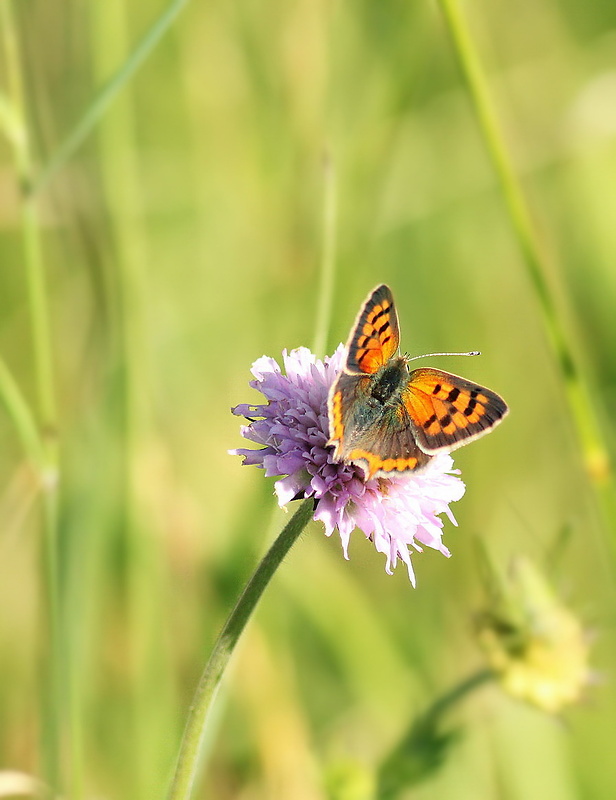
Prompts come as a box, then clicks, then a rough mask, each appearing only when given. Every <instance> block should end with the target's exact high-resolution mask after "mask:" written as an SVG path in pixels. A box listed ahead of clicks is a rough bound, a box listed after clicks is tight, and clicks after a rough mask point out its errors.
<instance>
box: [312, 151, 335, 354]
mask: <svg viewBox="0 0 616 800" xmlns="http://www.w3.org/2000/svg"><path fill="white" fill-rule="evenodd" d="M323 184H324V198H323V245H322V247H323V251H322V255H321V265H320V271H319V288H318V293H317V313H316V322H315V333H314V340H313V347H312V351H313V353H316V355H318V356H319V357H320V358H322V357H323V355H324V354H325V348H326V347H327V339H328V336H329V329H330V325H331V317H332V305H333V298H334V274H335V262H336V216H337V192H336V169H335V165H334V162H333V160H332V157H331V155H330V154H329V153H326V154H325V156H324V158H323Z"/></svg>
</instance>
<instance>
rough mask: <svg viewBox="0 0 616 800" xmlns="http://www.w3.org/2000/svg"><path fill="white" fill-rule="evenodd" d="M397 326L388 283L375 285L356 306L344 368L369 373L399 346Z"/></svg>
mask: <svg viewBox="0 0 616 800" xmlns="http://www.w3.org/2000/svg"><path fill="white" fill-rule="evenodd" d="M399 343H400V329H399V326H398V315H397V314H396V307H395V305H394V298H393V297H392V294H391V290H390V288H389V286H385V284H381V285H380V286H377V287H376V289H374V290H373V291H372V292H371V293H370V294H369V296H368V297H367V298H366V300H365V301H364V303H363V305H362V307H361V308H360V310H359V314H358V315H357V319H356V320H355V324H354V325H353V328H352V329H351V335H350V337H349V341H348V342H347V357H346V363H345V366H344V371H345V372H348V373H352V374H354V375H362V374H363V375H372V374H373V373H375V372H376V371H377V370H378V369H379V368H380V367H382V366H383V365H384V364H386V363H387V362H388V361H389V359H390V358H391V357H392V356H393V355H394V353H395V352H396V351H397V350H398V345H399Z"/></svg>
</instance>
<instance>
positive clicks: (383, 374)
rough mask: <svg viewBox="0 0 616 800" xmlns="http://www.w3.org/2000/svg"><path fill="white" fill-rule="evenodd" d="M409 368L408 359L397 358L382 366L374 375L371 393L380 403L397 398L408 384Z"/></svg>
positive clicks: (384, 403)
mask: <svg viewBox="0 0 616 800" xmlns="http://www.w3.org/2000/svg"><path fill="white" fill-rule="evenodd" d="M408 380H409V370H408V366H407V364H406V359H404V358H403V357H401V358H395V359H392V360H391V361H389V362H388V363H387V364H385V366H383V367H381V368H380V369H379V370H378V372H375V374H374V375H373V376H372V380H371V386H370V394H371V395H372V397H374V398H375V400H378V401H379V403H382V404H383V405H386V404H387V403H389V402H391V401H392V400H394V401H395V400H397V399H398V398H399V396H400V393H401V391H402V389H403V388H404V387H405V386H406V385H407V384H408Z"/></svg>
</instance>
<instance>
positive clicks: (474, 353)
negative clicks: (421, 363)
mask: <svg viewBox="0 0 616 800" xmlns="http://www.w3.org/2000/svg"><path fill="white" fill-rule="evenodd" d="M480 355H481V352H480V351H479V350H471V351H470V352H469V353H426V354H425V355H421V356H409V355H407V356H406V360H407V361H417V359H418V358H432V356H480Z"/></svg>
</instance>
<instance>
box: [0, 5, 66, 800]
mask: <svg viewBox="0 0 616 800" xmlns="http://www.w3.org/2000/svg"><path fill="white" fill-rule="evenodd" d="M0 14H1V16H0V21H1V27H2V30H3V32H4V49H5V59H6V65H7V102H8V104H9V105H10V108H11V115H10V116H11V120H12V121H13V123H14V127H13V129H12V131H11V135H10V136H9V140H10V142H11V144H12V147H13V155H14V159H15V168H16V173H17V176H18V180H19V184H20V187H21V189H22V193H23V202H22V209H21V211H22V240H23V255H24V263H25V270H26V284H27V289H28V305H29V311H30V325H31V332H32V354H33V364H34V374H35V384H36V396H37V407H38V410H37V414H36V420H37V423H36V427H37V428H38V430H36V431H33V430H32V423H33V420H34V419H35V416H34V415H33V414H30V413H29V411H27V410H26V409H27V406H26V404H25V403H22V402H20V399H19V397H20V395H19V394H18V392H17V391H16V384H15V385H13V387H12V389H13V391H12V396H11V386H10V384H11V380H10V378H9V379H8V382H7V375H6V373H5V374H4V388H5V390H7V389H8V391H9V394H8V395H6V392H5V398H6V397H8V398H9V400H11V399H12V401H13V405H12V409H13V419H14V420H15V421H16V422H17V423H18V430H20V431H21V434H22V437H23V438H24V442H25V443H26V442H27V444H28V446H29V448H30V451H31V453H32V455H35V456H36V458H37V461H38V466H39V469H40V475H41V486H42V490H43V493H42V498H43V539H42V545H41V569H42V585H43V586H44V587H45V601H44V602H42V603H41V607H42V611H43V614H42V624H43V626H44V628H45V632H46V647H47V652H46V663H45V664H44V672H45V675H44V676H43V682H44V684H45V686H44V689H43V691H42V737H41V738H42V743H41V747H42V754H43V762H44V768H43V769H44V773H45V779H46V781H47V782H48V783H49V785H50V786H51V787H52V788H53V790H54V791H57V792H58V793H59V792H60V791H61V785H62V768H61V757H62V752H61V751H62V736H63V730H62V727H63V724H62V706H63V695H64V681H63V677H62V676H63V646H62V640H61V619H60V614H61V608H60V584H59V573H58V563H59V561H58V541H57V537H58V497H57V492H58V482H59V470H60V465H59V454H58V442H57V418H56V403H55V386H54V376H53V356H52V338H51V326H50V316H49V306H48V296H47V288H46V285H45V284H46V282H45V269H44V264H43V256H42V249H41V226H40V219H39V214H38V209H37V207H36V204H35V202H34V201H33V199H32V198H30V197H29V196H28V191H29V187H30V186H31V185H32V180H33V175H34V164H33V159H32V149H31V141H30V131H29V129H28V121H27V114H26V104H25V93H24V81H23V78H22V59H21V54H20V48H19V36H18V31H17V25H16V21H15V14H14V10H13V6H12V2H10V0H5V2H3V3H1V4H0ZM39 458H40V461H39Z"/></svg>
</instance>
